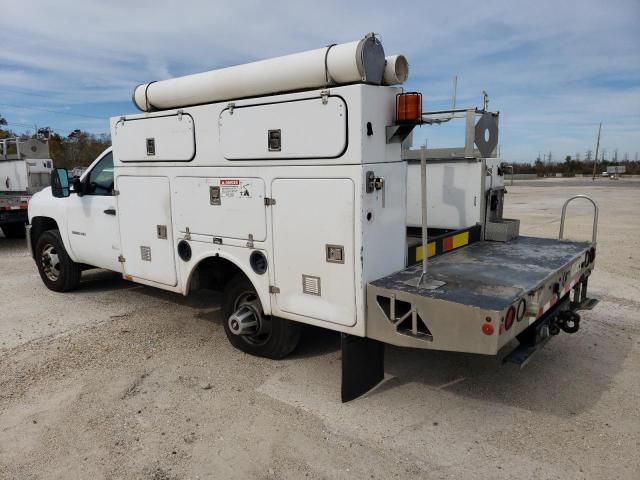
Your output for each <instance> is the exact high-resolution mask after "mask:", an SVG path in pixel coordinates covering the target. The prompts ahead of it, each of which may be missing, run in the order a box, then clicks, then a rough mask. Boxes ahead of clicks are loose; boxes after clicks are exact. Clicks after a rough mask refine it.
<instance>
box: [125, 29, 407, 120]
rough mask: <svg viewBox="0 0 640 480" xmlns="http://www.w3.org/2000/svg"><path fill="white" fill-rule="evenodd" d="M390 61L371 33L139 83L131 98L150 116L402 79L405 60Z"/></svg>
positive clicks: (392, 59)
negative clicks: (193, 106) (241, 63)
mask: <svg viewBox="0 0 640 480" xmlns="http://www.w3.org/2000/svg"><path fill="white" fill-rule="evenodd" d="M389 59H391V60H390V61H389ZM389 59H385V56H384V49H383V48H382V44H381V43H380V40H378V38H376V36H375V35H374V34H372V33H370V34H367V35H366V36H365V37H364V38H362V39H361V40H358V41H355V42H350V43H343V44H339V45H330V46H328V47H325V48H320V49H317V50H310V51H307V52H302V53H295V54H292V55H286V56H283V57H276V58H271V59H268V60H261V61H258V62H253V63H247V64H244V65H236V66H233V67H228V68H223V69H220V70H212V71H209V72H203V73H196V74H194V75H187V76H184V77H177V78H172V79H168V80H161V81H157V82H150V83H144V84H142V85H138V86H137V87H136V88H135V89H134V90H133V95H132V99H133V103H134V104H135V105H136V107H138V108H139V109H140V110H142V111H144V112H150V111H155V110H167V109H171V108H179V107H186V106H190V105H200V104H204V103H212V102H220V101H225V100H234V99H239V98H247V97H255V96H259V95H272V94H276V93H283V92H290V91H296V90H305V89H314V88H322V87H328V86H334V85H344V84H349V83H358V82H363V83H369V84H373V85H381V84H382V83H383V82H384V83H386V84H392V83H391V82H393V83H401V82H402V81H404V80H406V75H407V72H408V68H407V63H406V59H404V57H402V56H401V55H400V56H394V57H389ZM403 62H404V63H403ZM387 70H389V73H388V74H387ZM403 72H404V73H403ZM387 79H388V80H387Z"/></svg>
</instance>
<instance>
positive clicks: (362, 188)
mask: <svg viewBox="0 0 640 480" xmlns="http://www.w3.org/2000/svg"><path fill="white" fill-rule="evenodd" d="M407 74H408V67H407V63H406V60H405V59H404V57H402V56H393V57H386V58H385V56H384V50H383V48H382V45H381V44H380V42H379V40H378V39H377V38H376V37H375V36H374V35H367V36H365V37H364V38H363V39H362V40H360V41H356V42H352V43H348V44H341V45H332V46H329V47H326V48H322V49H319V50H314V51H311V52H304V53H300V54H295V55H290V56H287V57H279V58H276V59H271V60H265V61H262V62H256V63H251V64H247V65H239V66H236V67H230V68H227V69H222V70H216V71H212V72H206V73H202V74H197V75H192V76H187V77H181V78H176V79H171V80H165V81H159V82H152V83H148V84H143V85H140V86H138V87H136V88H135V90H134V94H133V101H134V103H135V104H136V106H137V107H138V108H140V109H141V110H142V111H143V113H141V114H136V115H124V116H121V117H115V118H112V119H111V136H112V141H113V147H112V148H109V149H108V150H107V151H105V152H104V153H103V154H102V155H101V156H100V157H99V158H97V159H96V160H95V161H94V162H93V164H92V165H91V166H90V167H89V168H88V169H87V171H86V172H85V173H84V174H83V176H82V177H81V178H79V179H78V178H75V179H71V180H69V178H68V175H67V172H66V171H64V170H60V169H57V170H56V171H55V173H54V175H53V177H52V188H50V189H46V190H45V191H43V192H41V193H39V194H37V195H35V196H34V197H33V198H32V200H31V202H30V208H29V218H30V225H29V227H28V230H29V235H28V241H29V242H30V246H29V248H30V249H31V251H32V254H33V256H34V258H35V261H36V264H37V267H38V270H39V272H40V275H41V277H42V280H43V282H44V283H45V285H46V286H47V287H49V288H51V289H52V290H56V291H69V290H72V289H74V288H76V287H78V285H79V281H80V276H81V272H82V271H83V270H84V269H87V268H94V267H95V268H104V269H109V270H113V271H116V272H120V273H121V274H122V276H123V278H125V279H127V280H130V281H133V282H138V283H141V284H145V285H151V286H154V287H157V288H161V289H164V290H169V291H173V292H179V293H181V294H184V295H188V294H189V292H192V291H194V290H196V289H201V288H209V289H216V290H219V291H222V292H223V296H222V312H223V315H224V329H225V332H226V334H227V336H228V338H229V341H230V342H231V343H232V344H233V345H234V346H235V347H237V348H239V349H240V350H242V351H244V352H247V353H250V354H254V355H261V356H265V357H269V358H282V357H284V356H286V355H288V354H289V353H291V352H292V351H293V350H294V348H295V347H296V344H297V343H298V340H299V337H300V326H301V324H309V325H315V326H318V327H323V328H327V329H331V330H335V331H337V332H341V334H342V350H343V354H342V369H343V379H342V399H343V400H344V401H347V400H351V399H354V398H356V397H358V396H359V395H361V394H362V393H364V392H366V391H367V390H369V389H370V388H372V387H373V386H374V385H376V384H377V383H378V382H379V381H380V380H381V379H382V377H383V373H384V344H387V343H388V344H393V345H400V346H408V347H416V348H426V349H441V350H452V351H460V352H474V353H480V354H488V355H495V354H497V353H498V351H500V350H501V349H502V348H503V347H504V346H505V345H507V344H509V343H510V342H512V341H513V340H514V339H516V338H517V339H519V341H520V345H519V347H518V348H517V349H516V350H515V351H514V352H513V353H512V354H511V356H510V358H511V360H513V361H516V362H518V363H523V362H525V361H526V360H527V359H528V358H529V357H530V355H531V353H532V352H534V351H535V350H536V349H537V348H538V347H539V346H540V345H541V344H543V343H544V342H545V341H546V340H547V339H548V338H550V337H551V336H552V335H553V334H557V333H559V332H560V331H561V330H564V331H567V332H573V331H576V330H577V329H578V326H579V321H580V317H579V315H578V314H577V313H576V311H577V310H578V309H580V308H585V307H587V306H590V305H592V304H593V302H592V301H590V300H589V299H588V298H587V290H586V288H587V282H588V278H589V274H590V273H591V271H592V269H593V265H594V263H593V260H594V257H595V232H594V238H592V239H591V241H585V242H569V241H564V240H555V239H542V238H528V237H521V236H519V235H518V222H517V221H515V220H508V219H503V218H502V202H503V200H504V182H503V172H502V166H501V165H502V163H501V161H500V160H499V159H497V158H495V144H496V142H497V126H498V114H497V113H492V112H489V111H487V110H486V108H483V109H481V110H476V109H465V110H459V111H458V110H452V111H447V112H444V114H443V113H442V112H431V113H423V112H422V107H421V96H420V95H419V94H416V93H407V92H404V91H403V90H402V89H401V88H399V87H395V86H392V85H394V84H400V83H402V82H403V81H404V80H405V79H406V77H407ZM456 116H462V117H463V118H465V119H466V122H467V127H468V128H467V135H466V139H465V146H464V147H461V148H454V149H450V150H447V151H425V150H422V151H413V150H408V151H405V152H403V151H402V147H401V145H402V141H403V140H404V139H405V138H406V137H407V136H408V135H409V134H410V132H411V130H412V129H413V128H414V127H415V126H417V125H425V124H432V123H441V122H443V121H449V120H450V119H452V118H455V117H456ZM476 120H477V122H476ZM418 159H420V160H419V161H420V163H417V162H418ZM430 219H432V220H433V221H432V222H431V220H430ZM594 227H595V224H594ZM427 257H430V259H429V261H428V264H427V263H426V258H427ZM421 262H422V263H421ZM427 267H428V268H427ZM572 292H573V297H572V296H571V293H572Z"/></svg>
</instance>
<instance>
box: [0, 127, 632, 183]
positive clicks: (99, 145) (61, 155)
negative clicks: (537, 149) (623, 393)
mask: <svg viewBox="0 0 640 480" xmlns="http://www.w3.org/2000/svg"><path fill="white" fill-rule="evenodd" d="M6 126H7V121H6V119H4V118H3V117H2V115H0V138H7V137H22V138H31V137H36V138H43V139H45V138H46V139H48V141H49V152H50V155H51V159H52V160H53V163H54V165H55V166H56V167H64V168H68V169H72V168H76V167H81V168H82V167H87V166H89V164H90V163H91V162H92V161H93V160H94V159H95V158H96V157H97V156H98V155H99V154H100V153H101V152H102V151H104V149H105V148H107V147H109V146H110V145H111V138H110V136H109V135H106V134H102V135H94V134H91V133H88V132H85V131H83V130H80V129H77V130H74V131H73V132H71V133H70V134H69V135H66V136H65V135H60V134H59V133H57V132H55V131H53V130H52V129H51V128H48V127H44V128H39V129H38V131H37V132H35V133H31V132H27V133H23V134H16V133H14V132H12V131H11V130H8V129H5V128H4V127H6ZM617 157H618V154H617V149H616V150H615V154H614V156H613V159H612V160H605V159H604V154H603V155H602V159H601V160H598V162H597V165H596V173H597V174H600V173H601V172H603V171H606V170H607V167H608V166H611V165H623V166H625V168H626V173H627V174H635V175H640V161H639V160H638V154H637V153H636V154H635V159H634V160H630V159H629V155H628V154H625V155H624V157H623V159H622V160H618V158H617ZM593 164H594V161H593V152H592V151H591V150H588V151H587V153H586V155H585V159H584V160H581V159H580V155H579V154H576V155H575V156H573V157H572V156H571V155H567V156H566V157H565V159H564V162H556V161H552V156H551V152H549V154H548V156H547V155H545V156H544V158H543V159H542V158H540V157H539V156H538V158H537V159H536V160H535V161H533V162H523V163H513V173H515V174H518V173H529V174H534V173H535V174H536V175H538V176H539V177H545V176H556V175H558V174H560V175H563V176H568V177H571V176H574V175H591V174H592V173H593Z"/></svg>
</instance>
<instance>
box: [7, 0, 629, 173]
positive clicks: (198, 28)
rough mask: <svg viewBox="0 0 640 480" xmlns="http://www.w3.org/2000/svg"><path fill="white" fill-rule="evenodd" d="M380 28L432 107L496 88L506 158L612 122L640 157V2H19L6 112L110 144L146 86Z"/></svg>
mask: <svg viewBox="0 0 640 480" xmlns="http://www.w3.org/2000/svg"><path fill="white" fill-rule="evenodd" d="M369 31H374V32H376V33H379V34H380V36H381V38H382V42H383V45H384V47H385V51H386V53H387V54H393V53H403V54H405V55H406V56H407V58H408V60H409V63H410V80H409V82H408V84H407V85H406V87H407V88H408V89H410V90H419V91H421V92H422V93H423V95H424V108H425V109H439V108H443V107H447V106H449V105H450V102H451V91H452V79H453V77H454V75H457V76H458V101H457V104H458V105H459V106H472V105H477V106H480V105H481V102H482V90H486V91H487V92H488V93H489V97H490V105H489V106H490V108H492V109H496V110H499V111H500V112H501V119H500V126H501V129H500V144H501V154H502V157H503V158H505V159H507V160H515V161H530V160H533V159H535V157H536V156H537V155H538V153H539V152H543V153H544V152H549V151H551V152H553V158H554V159H556V160H560V159H563V158H564V156H565V155H574V154H575V153H576V152H579V153H580V154H581V155H582V156H584V153H585V151H586V150H587V149H592V150H593V149H595V137H596V134H597V127H598V122H600V121H602V122H603V139H602V145H603V147H604V148H605V149H606V151H607V157H608V158H610V157H611V154H612V153H613V150H614V149H615V148H617V149H618V150H619V158H622V157H623V155H624V153H625V152H627V153H628V154H629V156H630V158H631V159H633V158H634V157H635V154H636V152H640V0H609V1H592V0H582V1H572V0H568V1H559V0H555V1H536V2H531V1H514V0H512V1H490V0H489V1H483V2H477V1H450V2H441V1H417V2H410V1H403V2H399V1H396V2H375V1H372V0H369V1H366V2H365V1H362V2H360V1H349V2H347V1H337V0H336V1H333V0H331V1H322V2H319V1H315V2H307V1H302V0H299V1H288V2H284V1H282V2H280V1H277V0H274V1H271V2H260V1H242V0H234V1H232V2H230V1H213V0H211V1H189V0H183V1H182V2H176V1H175V0H173V1H164V0H156V1H142V0H139V1H134V0H127V1H121V0H111V1H104V0H103V1H89V0H87V1H84V2H78V1H77V0H76V1H70V0H57V1H56V2H49V1H44V0H42V1H35V0H21V1H20V2H12V3H10V4H6V3H5V5H4V6H3V14H2V16H0V45H1V48H0V113H1V114H2V115H3V116H4V117H5V118H6V119H7V120H8V121H9V122H10V127H11V128H12V129H14V130H16V131H25V130H29V129H31V130H33V127H32V125H38V126H50V127H52V128H54V129H55V130H56V131H59V132H60V133H61V134H66V133H68V132H69V131H71V130H73V129H75V128H81V129H84V130H88V131H90V132H93V133H106V132H107V131H108V118H109V117H111V116H116V115H122V114H125V113H131V112H134V111H135V107H134V106H133V105H132V103H131V100H130V98H131V91H132V89H133V87H134V86H135V85H137V84H139V83H142V82H147V81H149V80H157V79H162V78H168V77H172V76H179V75H185V74H189V73H194V72H199V71H204V70H210V69H214V68H220V67H224V66H228V65H233V64H238V63H245V62H249V61H252V60H257V59H262V58H268V57H272V56H277V55H283V54H287V53H293V52H297V51H303V50H308V49H312V48H318V47H321V46H324V45H327V44H330V43H340V42H344V41H351V40H355V39H358V38H360V37H362V35H363V34H365V33H367V32H369ZM460 127H461V125H460ZM460 127H457V126H438V127H422V128H421V129H420V130H419V131H418V132H417V133H416V142H417V143H419V142H421V141H424V139H425V138H426V139H427V141H428V144H429V145H430V146H433V147H439V146H453V144H458V143H461V141H462V140H461V138H462V137H461V131H460Z"/></svg>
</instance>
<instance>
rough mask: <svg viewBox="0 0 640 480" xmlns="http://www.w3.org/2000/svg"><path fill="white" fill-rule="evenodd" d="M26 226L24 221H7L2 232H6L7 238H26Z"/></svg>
mask: <svg viewBox="0 0 640 480" xmlns="http://www.w3.org/2000/svg"><path fill="white" fill-rule="evenodd" d="M24 226H25V223H24V222H16V223H5V224H4V225H2V233H4V236H5V237H7V238H24V237H25V229H24Z"/></svg>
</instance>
